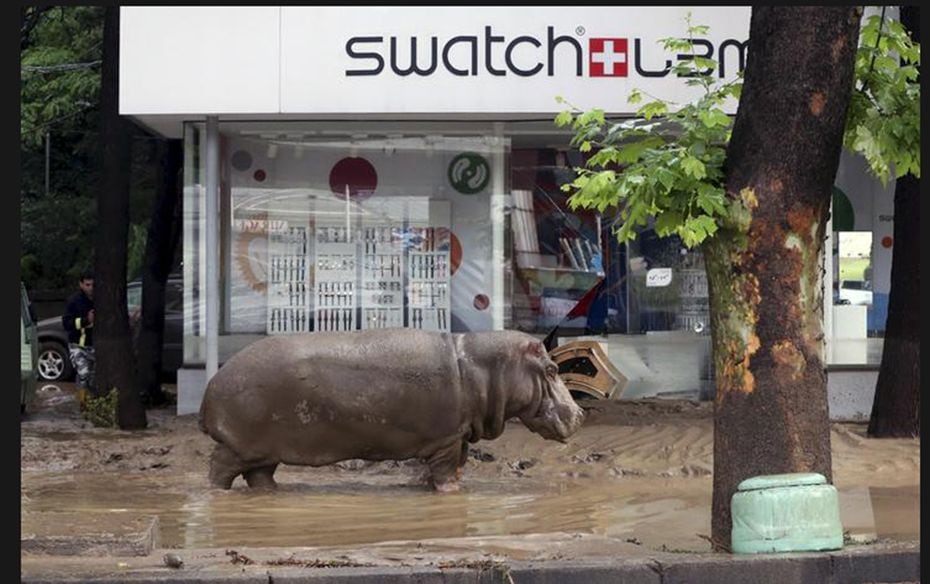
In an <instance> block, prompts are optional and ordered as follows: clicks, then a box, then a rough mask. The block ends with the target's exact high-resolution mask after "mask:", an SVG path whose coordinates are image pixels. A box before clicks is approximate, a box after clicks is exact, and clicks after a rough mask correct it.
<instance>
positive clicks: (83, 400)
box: [77, 387, 87, 412]
mask: <svg viewBox="0 0 930 584" xmlns="http://www.w3.org/2000/svg"><path fill="white" fill-rule="evenodd" d="M77 400H78V406H79V407H80V408H81V411H82V412H83V411H84V409H85V408H86V407H87V388H86V387H82V388H80V389H79V390H78V392H77Z"/></svg>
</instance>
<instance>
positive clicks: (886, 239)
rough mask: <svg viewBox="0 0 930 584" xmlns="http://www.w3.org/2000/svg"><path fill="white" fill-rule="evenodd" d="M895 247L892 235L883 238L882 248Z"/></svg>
mask: <svg viewBox="0 0 930 584" xmlns="http://www.w3.org/2000/svg"><path fill="white" fill-rule="evenodd" d="M892 245H894V238H893V237H891V236H890V235H886V236H885V237H883V238H882V247H885V248H888V247H891V246H892Z"/></svg>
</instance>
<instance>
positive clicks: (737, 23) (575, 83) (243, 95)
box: [120, 6, 751, 116]
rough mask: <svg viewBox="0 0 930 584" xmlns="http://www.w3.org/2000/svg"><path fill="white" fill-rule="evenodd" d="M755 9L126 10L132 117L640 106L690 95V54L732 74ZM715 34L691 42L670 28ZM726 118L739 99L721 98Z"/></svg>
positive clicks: (123, 107)
mask: <svg viewBox="0 0 930 584" xmlns="http://www.w3.org/2000/svg"><path fill="white" fill-rule="evenodd" d="M750 12H751V8H750V7H749V6H678V7H675V6H563V7H557V6H533V7H526V6H503V7H480V8H475V7H470V6H402V7H398V6H127V7H125V8H124V9H122V10H121V11H120V112H121V113H123V114H131V115H138V116H144V115H147V114H151V115H158V114H177V115H203V114H220V115H224V114H252V115H255V114H272V115H273V114H296V115H303V114H311V115H312V114H351V113H360V114H372V115H381V114H391V115H402V114H413V115H422V114H429V115H435V114H531V115H533V116H539V115H546V116H548V115H553V114H555V113H557V112H558V111H560V110H561V109H562V107H563V106H562V105H561V104H559V103H558V102H557V101H556V97H557V96H563V97H564V98H565V99H567V100H568V101H569V102H571V103H574V104H576V105H577V106H579V107H581V108H584V109H587V108H591V107H600V108H603V109H605V111H607V113H610V114H628V113H633V112H635V111H636V106H634V105H632V104H629V103H628V102H627V96H628V95H629V93H630V91H632V90H633V89H639V90H641V91H643V92H645V93H648V94H649V95H654V96H656V97H659V98H661V99H664V100H667V101H672V102H677V103H687V102H689V101H691V100H693V99H696V98H699V97H700V96H701V95H702V91H703V90H702V89H701V88H700V87H694V86H689V85H688V83H687V82H688V81H689V80H688V79H684V78H680V77H679V76H678V75H677V74H676V73H674V72H673V71H672V68H673V67H674V65H676V64H679V63H682V62H686V61H688V60H690V59H693V58H694V57H707V58H712V59H715V60H716V61H718V63H719V64H720V67H719V69H718V70H717V71H716V72H715V73H714V75H715V76H716V77H717V78H718V79H724V80H731V79H735V78H736V75H737V73H738V72H739V71H740V70H741V69H742V68H743V67H744V65H745V63H746V59H747V52H748V44H747V39H748V36H749V17H750ZM689 13H690V15H691V22H692V23H693V24H695V25H706V26H707V27H709V28H708V31H707V32H706V34H701V35H698V36H697V37H695V38H694V39H693V40H694V52H693V53H692V52H691V51H681V52H679V51H667V50H665V49H664V48H663V46H662V42H661V41H662V39H665V38H669V37H674V38H682V37H684V36H686V34H687V26H688V25H687V22H686V20H685V19H686V17H687V15H688V14H689ZM725 108H726V109H727V111H729V112H730V113H735V111H736V101H735V100H730V102H728V103H727V104H725Z"/></svg>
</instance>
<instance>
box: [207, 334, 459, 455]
mask: <svg viewBox="0 0 930 584" xmlns="http://www.w3.org/2000/svg"><path fill="white" fill-rule="evenodd" d="M454 344H455V341H454V338H453V335H448V334H440V333H428V332H424V331H412V330H402V329H398V330H378V331H362V332H346V333H311V334H300V335H281V336H273V337H267V338H265V339H262V340H260V341H257V342H256V343H254V344H252V345H250V346H249V347H247V348H245V349H243V350H242V351H240V352H239V353H237V354H236V355H235V356H233V357H232V358H231V359H230V360H229V361H228V362H226V363H225V364H224V365H223V367H222V368H221V369H220V370H219V371H218V372H217V374H216V375H215V376H214V377H213V379H212V380H211V381H210V383H209V385H208V386H207V390H206V393H205V395H204V399H203V403H202V405H201V410H200V418H201V419H200V424H201V428H202V429H203V430H204V431H205V432H207V433H208V434H209V435H210V436H211V437H212V438H213V439H214V440H216V441H217V442H219V443H220V444H222V445H225V446H226V447H228V448H229V449H230V450H231V451H232V452H233V453H234V454H235V455H236V456H237V457H238V458H239V459H241V460H242V461H244V462H246V463H248V465H249V466H252V467H254V466H256V465H258V464H268V465H275V464H277V463H285V464H295V465H312V466H319V465H323V464H329V463H332V462H335V461H338V460H345V459H350V458H365V459H369V460H385V459H399V460H400V459H405V458H411V457H416V456H423V454H424V453H425V452H429V451H430V450H431V449H435V448H436V447H437V445H439V444H441V443H442V442H443V441H444V440H446V439H448V437H450V436H454V435H460V434H462V432H463V430H462V428H463V425H467V421H465V416H466V415H467V413H466V412H464V411H463V400H462V387H461V383H460V378H459V375H458V372H457V362H456V348H455V346H454Z"/></svg>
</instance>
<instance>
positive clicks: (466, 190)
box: [448, 152, 491, 195]
mask: <svg viewBox="0 0 930 584" xmlns="http://www.w3.org/2000/svg"><path fill="white" fill-rule="evenodd" d="M448 174H449V184H451V185H452V188H454V189H455V190H457V191H458V192H460V193H462V194H465V195H474V194H475V193H479V192H481V191H482V190H483V189H484V187H486V186H488V181H489V180H491V167H490V166H488V161H487V160H485V158H484V156H481V155H480V154H476V153H474V152H463V153H462V154H459V155H458V156H456V157H455V158H453V159H452V162H450V163H449V173H448Z"/></svg>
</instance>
